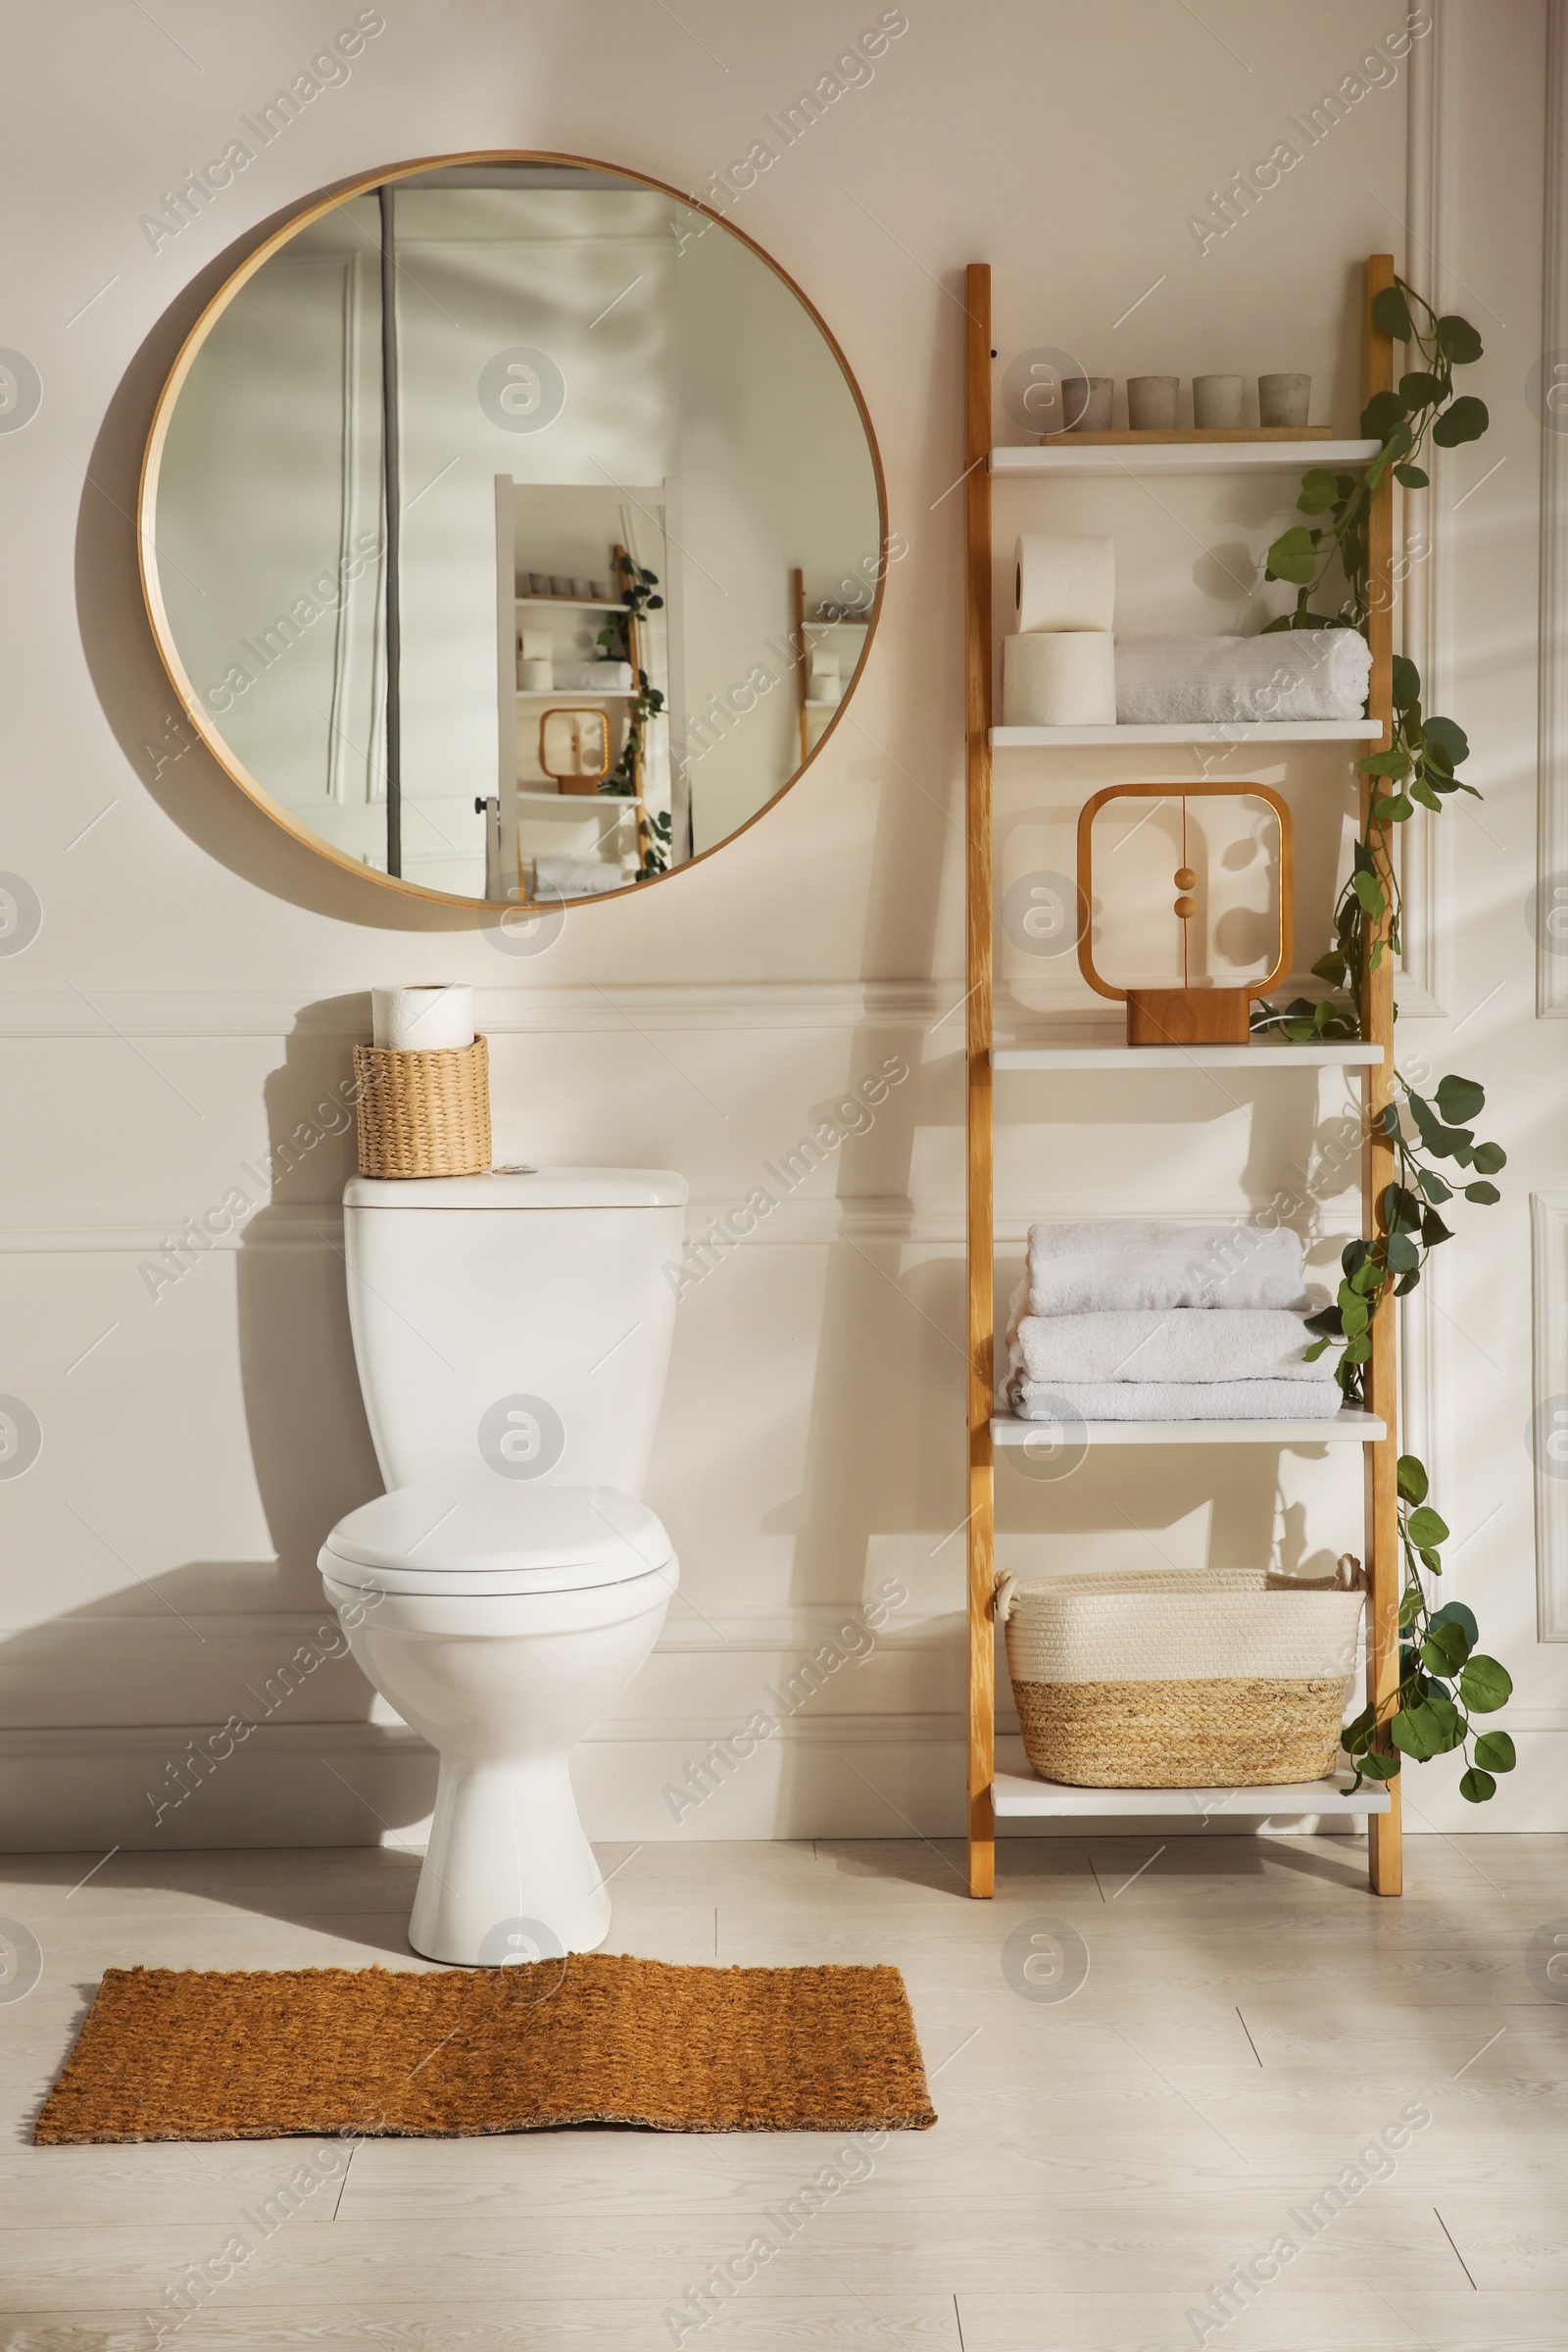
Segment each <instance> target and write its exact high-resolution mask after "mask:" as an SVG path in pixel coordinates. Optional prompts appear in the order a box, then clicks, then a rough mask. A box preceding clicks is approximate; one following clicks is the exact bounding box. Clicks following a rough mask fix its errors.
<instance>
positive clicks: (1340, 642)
mask: <svg viewBox="0 0 1568 2352" xmlns="http://www.w3.org/2000/svg"><path fill="white" fill-rule="evenodd" d="M1371 675H1372V649H1371V647H1370V646H1369V645H1368V644H1367V641H1366V639H1365V638H1364V637H1363V636H1362V635H1361V634H1360V632H1359V631H1358V630H1356V629H1290V630H1285V629H1282V630H1280V631H1279V632H1278V633H1277V634H1276V635H1274V636H1271V637H1118V638H1117V640H1116V717H1117V720H1118V722H1119V724H1121V725H1122V726H1161V725H1176V724H1191V725H1201V724H1202V723H1204V722H1215V723H1223V722H1225V721H1233V722H1235V723H1236V724H1238V725H1247V724H1254V725H1256V724H1260V723H1262V722H1264V721H1266V720H1268V719H1298V718H1359V717H1360V715H1361V713H1362V711H1363V710H1364V709H1365V707H1366V697H1367V685H1368V682H1369V680H1370V678H1371Z"/></svg>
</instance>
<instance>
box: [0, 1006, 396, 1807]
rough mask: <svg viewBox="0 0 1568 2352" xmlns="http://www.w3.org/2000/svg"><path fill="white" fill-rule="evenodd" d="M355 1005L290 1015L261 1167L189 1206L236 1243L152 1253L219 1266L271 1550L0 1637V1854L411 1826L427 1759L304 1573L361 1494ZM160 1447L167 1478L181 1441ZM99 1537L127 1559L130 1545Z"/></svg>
mask: <svg viewBox="0 0 1568 2352" xmlns="http://www.w3.org/2000/svg"><path fill="white" fill-rule="evenodd" d="M367 1027H368V1004H367V1000H366V999H365V998H364V997H363V996H350V997H340V998H334V999H330V1000H326V1001H323V1002H319V1003H317V1004H314V1005H307V1006H305V1007H304V1008H303V1010H302V1011H301V1013H300V1015H299V1018H298V1021H297V1023H296V1026H295V1028H294V1030H293V1032H292V1033H291V1035H290V1036H289V1037H288V1039H287V1040H286V1042H285V1047H284V1058H283V1060H282V1062H281V1063H280V1065H279V1066H278V1067H277V1068H276V1069H275V1070H273V1071H272V1072H271V1074H270V1077H269V1078H268V1080H267V1082H266V1085H265V1088H264V1096H265V1101H266V1104H267V1120H268V1148H267V1152H266V1153H265V1155H261V1156H258V1157H257V1158H256V1159H255V1160H252V1161H250V1162H248V1163H247V1164H246V1165H245V1166H244V1167H242V1168H239V1169H236V1171H235V1178H234V1186H233V1189H232V1191H231V1192H230V1194H229V1196H228V1198H227V1201H226V1202H225V1203H224V1204H221V1205H220V1204H215V1205H214V1210H213V1212H211V1213H212V1222H213V1225H214V1226H216V1227H220V1228H221V1227H222V1225H223V1222H224V1219H225V1217H226V1219H227V1220H228V1223H229V1225H230V1226H232V1225H234V1224H238V1225H240V1226H241V1227H242V1231H241V1233H240V1238H239V1242H238V1247H237V1250H224V1249H221V1248H217V1249H215V1250H213V1252H212V1254H213V1255H214V1256H215V1257H216V1258H217V1261H218V1262H217V1263H216V1264H212V1265H209V1264H205V1263H204V1262H203V1259H204V1257H205V1256H206V1255H207V1254H208V1253H207V1252H206V1251H204V1250H199V1249H195V1248H192V1249H187V1250H184V1251H183V1252H181V1253H179V1254H177V1255H176V1254H174V1253H170V1254H169V1255H167V1256H166V1258H165V1260H164V1261H163V1262H164V1263H166V1264H167V1265H169V1267H170V1268H171V1272H172V1278H173V1279H175V1280H176V1281H178V1282H181V1283H182V1282H185V1281H191V1282H201V1281H204V1280H206V1281H211V1280H213V1279H215V1278H218V1277H219V1269H220V1267H221V1265H223V1264H224V1263H225V1262H226V1261H227V1260H228V1259H229V1257H230V1256H232V1257H233V1259H234V1260H235V1261H237V1262H235V1264H234V1286H235V1287H234V1312H235V1322H236V1339H237V1354H238V1362H239V1370H240V1382H241V1394H242V1398H243V1403H244V1410H245V1417H246V1424H247V1435H248V1439H249V1446H250V1452H251V1457H252V1460H253V1463H254V1466H255V1479H256V1488H257V1493H258V1495H259V1498H260V1501H261V1505H262V1509H263V1511H264V1513H265V1516H266V1520H267V1526H268V1533H269V1536H270V1541H271V1546H272V1552H273V1557H272V1558H270V1559H241V1560H236V1559H195V1560H188V1561H185V1562H183V1563H182V1564H180V1565H179V1566H176V1567H172V1568H168V1569H165V1570H163V1571H162V1572H158V1573H154V1574H151V1575H147V1576H140V1575H138V1576H137V1580H136V1582H135V1583H134V1584H132V1585H128V1586H125V1587H123V1588H122V1589H121V1590H120V1591H118V1592H115V1593H107V1594H105V1595H104V1596H103V1597H102V1598H101V1599H99V1600H97V1601H94V1602H90V1603H88V1604H87V1605H85V1606H84V1607H82V1608H79V1609H74V1610H71V1611H69V1612H67V1613H65V1614H63V1615H61V1616H58V1617H55V1618H53V1619H51V1620H50V1621H49V1622H48V1623H47V1624H44V1625H41V1626H38V1627H36V1628H34V1629H31V1630H30V1631H27V1632H25V1633H22V1634H19V1635H17V1636H16V1637H14V1638H13V1639H12V1640H10V1641H9V1642H5V1643H3V1644H0V1718H3V1720H4V1721H5V1723H6V1724H7V1725H8V1726H9V1727H10V1728H12V1729H13V1730H14V1731H16V1732H18V1733H20V1734H21V1735H22V1738H23V1741H24V1750H25V1752H23V1754H22V1762H23V1767H24V1770H25V1771H27V1772H28V1773H30V1774H31V1775H33V1776H35V1775H36V1772H37V1768H38V1761H39V1751H40V1746H41V1747H42V1749H43V1751H44V1752H45V1754H46V1756H47V1759H48V1760H47V1766H46V1769H47V1771H48V1774H49V1782H48V1788H47V1791H46V1792H44V1793H42V1794H40V1791H39V1789H38V1787H37V1785H36V1779H35V1777H34V1779H33V1780H32V1783H31V1785H30V1787H29V1788H24V1787H22V1786H20V1776H18V1780H17V1781H16V1782H13V1777H12V1775H11V1774H10V1773H0V1789H3V1790H5V1791H7V1792H8V1794H7V1797H6V1799H5V1800H3V1801H0V1845H3V1846H5V1847H8V1848H10V1849H12V1850H16V1851H34V1850H38V1849H39V1848H40V1847H43V1848H45V1849H48V1848H66V1849H70V1850H73V1851H74V1850H85V1849H87V1848H90V1849H91V1850H92V1851H93V1852H94V1853H95V1854H97V1853H101V1852H102V1851H103V1849H104V1847H106V1846H109V1845H118V1846H120V1847H121V1848H123V1849H124V1850H126V1851H132V1852H133V1851H142V1852H158V1851H161V1850H165V1849H169V1850H173V1849H180V1848H191V1847H204V1846H215V1845H218V1846H223V1845H259V1846H265V1845H320V1846H333V1845H371V1846H373V1845H375V1844H377V1843H378V1842H379V1840H380V1839H381V1838H382V1837H383V1836H384V1835H387V1834H390V1835H391V1836H392V1837H394V1838H396V1837H397V1836H398V1835H399V1834H401V1833H405V1832H408V1831H410V1830H413V1829H416V1828H417V1826H418V1825H419V1824H421V1823H422V1822H423V1821H424V1819H425V1818H426V1817H427V1815H428V1813H429V1811H430V1807H431V1804H432V1802H433V1798H434V1790H435V1772H436V1761H435V1756H434V1752H433V1750H431V1749H430V1748H429V1747H427V1746H426V1745H425V1743H424V1741H423V1740H420V1739H418V1738H417V1735H416V1734H414V1733H413V1732H411V1731H409V1730H408V1729H407V1728H406V1727H405V1726H404V1725H402V1724H400V1723H398V1722H397V1721H396V1720H395V1719H390V1718H389V1716H388V1711H387V1709H386V1708H385V1706H384V1705H383V1704H381V1702H379V1701H377V1700H376V1698H375V1694H374V1692H373V1691H371V1689H370V1686H369V1685H368V1683H367V1682H366V1680H365V1678H364V1677H363V1676H362V1675H361V1673H360V1671H359V1668H358V1667H357V1666H356V1665H355V1664H354V1662H353V1660H352V1658H351V1657H350V1656H349V1654H348V1644H347V1640H346V1637H345V1636H344V1634H343V1631H342V1629H341V1627H340V1626H339V1625H338V1623H337V1619H336V1616H335V1614H334V1612H333V1610H332V1609H331V1607H330V1606H329V1605H328V1603H327V1601H326V1599H325V1596H324V1594H323V1593H322V1591H321V1583H320V1577H319V1572H318V1569H317V1565H316V1560H317V1553H318V1551H319V1548H320V1545H321V1543H322V1541H323V1539H324V1538H325V1536H326V1534H327V1533H328V1531H329V1529H330V1528H331V1527H332V1526H333V1525H334V1524H335V1523H336V1521H337V1520H338V1519H340V1518H341V1517H342V1516H343V1514H344V1513H345V1512H347V1511H350V1510H353V1509H354V1508H355V1507H356V1506H357V1505H358V1504H360V1503H362V1502H365V1501H368V1499H369V1498H370V1497H371V1496H372V1495H377V1494H379V1493H380V1492H381V1483H382V1482H381V1476H380V1472H379V1470H378V1468H377V1465H376V1460H375V1454H374V1450H373V1448H372V1446H371V1444H370V1436H369V1431H368V1427H367V1425H366V1419H365V1409H364V1405H363V1403H362V1401H361V1396H360V1384H359V1377H358V1374H357V1371H356V1368H355V1362H354V1348H353V1341H352V1337H351V1333H350V1329H349V1317H348V1302H347V1298H346V1293H345V1284H344V1274H343V1256H342V1250H343V1244H342V1210H341V1201H342V1193H343V1185H344V1181H345V1179H346V1178H347V1176H348V1175H349V1174H350V1173H351V1172H352V1170H353V1168H354V1165H355V1158H356V1154H355V1147H354V1118H353V1110H352V1106H349V1107H345V1098H346V1097H347V1095H348V1093H349V1089H350V1085H351V1062H350V1056H349V1051H348V1047H349V1041H350V1039H351V1038H353V1037H354V1036H356V1035H363V1034H364V1032H365V1030H366V1028H367ZM269 1196H270V1197H269ZM256 1201H262V1202H264V1203H265V1205H262V1206H260V1207H257V1208H256V1209H255V1210H254V1213H251V1209H250V1203H252V1202H256ZM200 1223H201V1220H200V1219H199V1218H198V1219H197V1220H196V1229H199V1227H200ZM187 1230H192V1229H190V1228H188V1229H187ZM220 1239H221V1234H220ZM181 1267H183V1271H181V1270H180V1269H181ZM165 1311H166V1312H169V1311H172V1310H171V1309H170V1308H168V1307H166V1308H165ZM168 1434H169V1439H170V1441H171V1442H172V1454H171V1458H170V1461H169V1466H168V1467H169V1475H170V1476H177V1475H178V1461H179V1455H180V1452H181V1448H182V1444H183V1440H182V1436H181V1433H180V1431H179V1430H178V1429H177V1428H171V1429H170V1430H169V1433H168ZM115 1533H116V1535H117V1538H119V1540H120V1541H122V1542H123V1543H124V1544H126V1546H127V1549H129V1550H130V1551H131V1552H132V1554H134V1551H135V1548H136V1546H135V1542H134V1536H133V1534H130V1535H124V1536H121V1534H120V1531H119V1530H118V1529H117V1530H116V1531H115ZM193 1726H195V1727H201V1728H200V1729H199V1730H198V1731H197V1733H196V1736H195V1737H194V1738H193V1737H192V1736H191V1727H193ZM62 1727H64V1728H62ZM51 1735H53V1738H52V1739H51ZM51 1747H52V1748H53V1751H54V1752H53V1753H52V1754H49V1753H48V1751H49V1750H50V1749H51ZM13 1788H15V1791H16V1793H15V1799H14V1801H12V1800H10V1797H9V1791H10V1790H11V1789H13Z"/></svg>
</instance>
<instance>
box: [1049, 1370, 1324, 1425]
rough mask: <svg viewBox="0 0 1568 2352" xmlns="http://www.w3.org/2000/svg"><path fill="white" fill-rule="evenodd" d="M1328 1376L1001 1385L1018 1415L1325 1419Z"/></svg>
mask: <svg viewBox="0 0 1568 2352" xmlns="http://www.w3.org/2000/svg"><path fill="white" fill-rule="evenodd" d="M1344 1401H1345V1400H1344V1398H1343V1397H1341V1395H1340V1388H1339V1383H1338V1382H1337V1381H1333V1380H1068V1381H1058V1382H1054V1383H1053V1382H1043V1381H1028V1380H1020V1379H1017V1378H1014V1379H1013V1380H1011V1381H1010V1382H1009V1383H1008V1385H1007V1402H1008V1403H1009V1404H1010V1405H1011V1407H1012V1410H1013V1412H1014V1414H1015V1415H1016V1416H1017V1418H1018V1419H1019V1420H1020V1421H1055V1422H1063V1421H1066V1422H1068V1423H1069V1424H1070V1423H1071V1421H1072V1420H1073V1419H1074V1418H1077V1419H1079V1420H1083V1421H1331V1420H1332V1419H1333V1418H1334V1415H1335V1414H1336V1413H1337V1412H1338V1411H1339V1410H1340V1407H1341V1405H1342V1404H1343V1403H1344Z"/></svg>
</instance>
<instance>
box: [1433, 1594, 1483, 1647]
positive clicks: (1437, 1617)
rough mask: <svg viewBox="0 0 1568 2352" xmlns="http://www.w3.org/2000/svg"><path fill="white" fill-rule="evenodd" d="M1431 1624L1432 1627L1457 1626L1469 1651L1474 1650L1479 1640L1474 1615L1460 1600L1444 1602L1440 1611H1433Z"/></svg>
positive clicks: (1478, 1628)
mask: <svg viewBox="0 0 1568 2352" xmlns="http://www.w3.org/2000/svg"><path fill="white" fill-rule="evenodd" d="M1432 1623H1433V1624H1434V1625H1456V1626H1458V1627H1459V1629H1460V1631H1461V1632H1462V1633H1463V1635H1464V1638H1465V1641H1466V1642H1467V1644H1468V1646H1469V1647H1470V1648H1471V1649H1474V1647H1475V1645H1476V1643H1477V1642H1479V1641H1480V1639H1481V1629H1480V1627H1479V1626H1478V1625H1477V1623H1476V1621H1475V1613H1474V1611H1473V1610H1471V1609H1467V1608H1466V1607H1465V1605H1464V1602H1463V1601H1462V1600H1446V1601H1445V1602H1444V1604H1443V1606H1442V1608H1441V1609H1434V1610H1433V1612H1432Z"/></svg>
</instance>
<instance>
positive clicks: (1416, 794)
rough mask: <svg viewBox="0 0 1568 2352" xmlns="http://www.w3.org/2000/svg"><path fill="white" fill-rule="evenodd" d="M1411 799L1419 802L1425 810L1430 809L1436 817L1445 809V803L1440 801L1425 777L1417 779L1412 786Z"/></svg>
mask: <svg viewBox="0 0 1568 2352" xmlns="http://www.w3.org/2000/svg"><path fill="white" fill-rule="evenodd" d="M1410 798H1411V799H1412V800H1413V801H1419V802H1420V804H1421V806H1422V808H1423V809H1431V810H1432V811H1433V813H1434V815H1435V814H1436V813H1437V811H1438V810H1439V809H1441V808H1442V807H1443V803H1442V802H1441V801H1440V800H1439V798H1438V796H1437V794H1436V793H1435V792H1434V791H1433V789H1432V787H1431V785H1430V784H1429V783H1428V782H1427V780H1426V778H1425V776H1417V777H1416V779H1415V781H1414V783H1413V784H1412V785H1411V786H1410Z"/></svg>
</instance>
